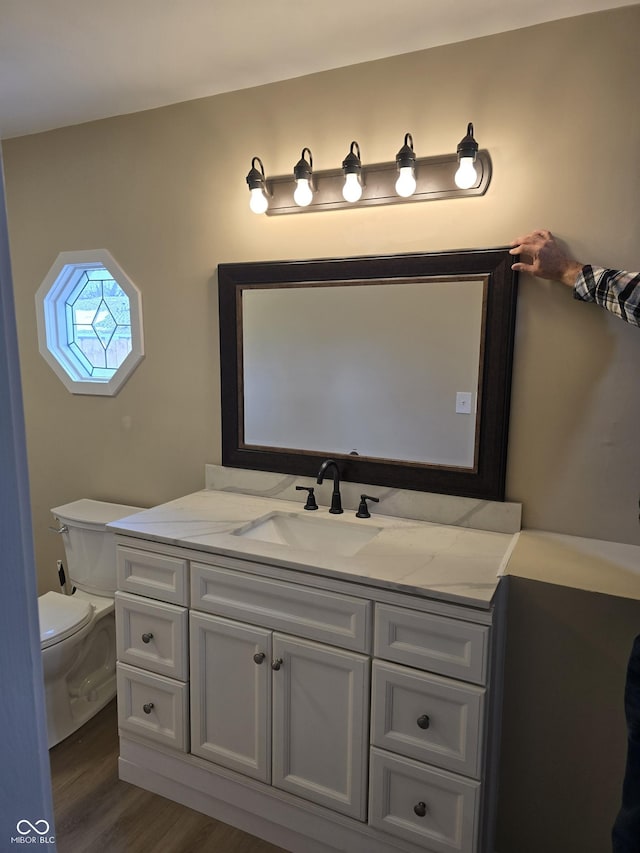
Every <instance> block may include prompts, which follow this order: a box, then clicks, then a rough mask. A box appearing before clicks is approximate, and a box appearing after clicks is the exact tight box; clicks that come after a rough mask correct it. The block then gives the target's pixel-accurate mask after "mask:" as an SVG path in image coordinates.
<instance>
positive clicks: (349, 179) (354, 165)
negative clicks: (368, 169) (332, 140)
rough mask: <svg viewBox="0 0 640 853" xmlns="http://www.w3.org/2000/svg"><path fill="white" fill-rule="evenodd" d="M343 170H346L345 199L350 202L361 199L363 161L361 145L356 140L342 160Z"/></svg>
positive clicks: (343, 192) (343, 191) (343, 190)
mask: <svg viewBox="0 0 640 853" xmlns="http://www.w3.org/2000/svg"><path fill="white" fill-rule="evenodd" d="M354 149H355V150H354ZM356 151H357V152H358V153H357V154H356ZM342 171H343V172H344V186H343V187H342V196H343V198H344V200H345V201H348V202H349V203H350V204H353V203H354V202H356V201H360V199H361V198H362V161H361V160H360V146H359V145H358V143H357V142H356V141H355V140H354V141H353V142H352V143H351V147H350V149H349V153H348V154H347V156H346V157H345V158H344V160H343V161H342Z"/></svg>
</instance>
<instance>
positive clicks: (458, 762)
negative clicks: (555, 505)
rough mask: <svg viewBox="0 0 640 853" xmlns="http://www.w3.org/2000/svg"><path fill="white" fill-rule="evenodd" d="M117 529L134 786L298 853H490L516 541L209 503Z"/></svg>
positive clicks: (271, 503) (124, 730)
mask: <svg viewBox="0 0 640 853" xmlns="http://www.w3.org/2000/svg"><path fill="white" fill-rule="evenodd" d="M112 527H113V528H114V529H115V530H116V532H117V533H118V537H117V542H118V545H117V552H118V557H117V560H118V585H119V592H118V593H117V595H116V619H117V644H118V720H119V728H120V738H121V752H120V765H119V766H120V777H121V778H122V779H124V780H125V781H128V782H132V783H134V784H136V785H139V786H141V787H143V788H146V789H148V790H151V791H154V792H156V793H159V794H162V795H164V796H166V797H169V798H170V799H173V800H176V801H178V802H181V803H183V804H185V805H188V806H191V807H192V808H196V809H198V810H199V811H202V812H204V813H206V814H209V815H211V816H212V817H215V818H218V819H220V820H222V821H224V822H227V823H230V824H233V825H234V826H237V827H239V828H241V829H244V830H246V831H247V832H250V833H252V834H254V835H257V836H260V837H262V838H264V839H266V840H268V841H270V842H272V843H274V844H278V845H280V846H282V847H284V848H285V849H288V850H292V851H300V853H314V851H318V853H320V851H325V853H329V851H335V850H349V851H355V852H356V853H357V852H358V851H360V853H391V851H396V850H397V851H407V853H411V851H418V850H420V851H430V853H445V851H462V852H463V853H490V851H492V850H493V840H492V836H493V823H494V814H495V800H496V775H497V755H498V733H499V721H500V720H499V718H500V695H501V670H502V663H501V654H502V637H503V621H504V602H503V597H504V596H503V589H502V587H501V581H500V573H501V568H502V567H503V566H504V564H505V561H506V560H507V559H508V554H509V552H510V549H511V547H512V545H513V541H514V536H513V535H512V534H510V533H496V532H492V531H487V530H474V529H470V528H463V527H454V526H449V525H443V524H435V523H428V522H421V521H412V520H408V519H403V518H397V517H390V516H381V515H375V514H374V515H372V517H371V518H367V519H358V518H355V517H354V512H353V510H351V511H349V510H346V511H345V513H344V514H343V515H330V514H329V513H328V511H327V510H326V508H322V507H321V508H320V509H319V510H317V511H315V512H305V511H304V510H303V508H302V503H301V502H299V501H298V502H296V503H293V502H292V501H290V500H281V499H274V498H271V497H257V496H252V495H246V494H238V493H231V492H224V491H215V490H204V491H202V492H198V493H196V494H194V495H190V496H187V497H185V498H181V499H179V500H177V501H172V502H170V503H168V504H165V505H163V506H160V507H156V508H154V509H151V510H148V511H146V512H143V513H141V514H139V515H137V516H135V518H134V517H131V518H129V519H123V520H121V521H118V522H116V523H114V524H113V525H112Z"/></svg>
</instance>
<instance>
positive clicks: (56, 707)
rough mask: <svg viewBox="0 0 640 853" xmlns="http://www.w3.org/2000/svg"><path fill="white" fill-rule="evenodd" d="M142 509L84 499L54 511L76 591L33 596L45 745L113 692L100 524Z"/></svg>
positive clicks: (109, 595) (111, 582)
mask: <svg viewBox="0 0 640 853" xmlns="http://www.w3.org/2000/svg"><path fill="white" fill-rule="evenodd" d="M140 510H141V508H140V507H134V506H123V505H121V504H112V503H104V502H103V501H93V500H88V499H83V500H79V501H74V502H73V503H70V504H65V505H64V506H59V507H55V508H54V509H52V510H51V512H52V513H53V515H54V516H55V517H56V518H57V520H58V521H59V531H58V532H60V533H61V535H62V538H63V541H64V550H65V554H66V563H65V564H64V565H65V570H66V577H67V586H68V588H69V590H71V589H73V587H75V588H76V592H75V594H74V595H63V594H62V593H59V592H47V593H45V594H44V595H41V596H40V598H39V599H38V606H39V615H40V642H41V646H42V666H43V669H44V686H45V696H46V704H47V728H48V734H49V747H52V746H55V744H57V743H59V742H60V741H61V740H63V739H64V738H66V737H68V736H69V735H70V734H72V733H73V732H74V731H76V729H78V728H80V726H82V725H83V724H84V723H86V722H87V720H89V719H90V718H91V717H92V716H93V715H94V714H96V713H97V712H98V711H99V710H100V709H101V708H103V707H104V706H105V705H106V704H107V702H109V701H110V700H111V699H112V698H113V697H114V696H115V693H116V638H115V617H114V593H115V590H116V550H115V534H113V533H112V532H110V531H108V530H107V529H106V528H105V525H106V524H108V523H109V522H110V521H116V520H117V519H119V518H125V517H126V516H128V515H133V514H134V513H136V512H140Z"/></svg>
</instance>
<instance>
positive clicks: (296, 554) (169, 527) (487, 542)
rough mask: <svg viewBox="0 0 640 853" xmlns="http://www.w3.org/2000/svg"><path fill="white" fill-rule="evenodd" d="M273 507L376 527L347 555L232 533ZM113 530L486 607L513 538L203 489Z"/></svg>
mask: <svg viewBox="0 0 640 853" xmlns="http://www.w3.org/2000/svg"><path fill="white" fill-rule="evenodd" d="M273 512H281V513H288V514H289V513H292V514H294V515H299V516H301V517H302V518H304V519H308V520H309V521H313V520H321V519H322V520H325V521H329V520H330V521H332V522H334V523H335V524H340V525H349V526H350V527H352V529H354V528H355V527H356V526H357V528H358V530H362V531H364V530H366V529H371V528H373V529H374V530H376V531H377V533H376V535H374V536H373V538H371V539H370V540H369V541H368V542H367V543H366V544H365V545H364V546H363V547H361V548H360V549H359V550H358V551H357V553H355V554H354V555H353V556H343V555H340V554H338V555H336V554H331V555H329V554H323V553H321V552H320V551H318V550H311V549H309V550H307V549H303V548H298V547H293V546H291V545H285V544H276V543H272V542H266V541H260V540H257V539H249V538H245V537H243V536H239V535H238V534H237V532H235V531H238V530H239V529H242V528H245V527H246V526H247V524H249V523H251V522H254V521H256V520H257V519H260V518H262V517H263V516H266V515H268V514H269V513H273ZM109 528H110V529H111V530H114V531H115V532H118V533H121V534H126V535H130V536H135V537H138V538H141V539H145V540H148V541H151V542H159V543H164V544H169V545H178V546H182V547H186V548H191V549H195V550H198V551H203V552H206V553H210V554H223V555H226V556H230V557H238V558H241V559H246V560H250V561H254V562H261V563H266V564H268V565H277V566H282V567H284V568H288V569H292V570H294V571H295V570H297V571H301V570H304V571H307V572H311V573H314V574H319V575H323V576H326V577H334V578H339V579H341V580H347V581H357V582H362V583H366V584H369V585H373V586H379V587H383V588H386V589H393V590H399V591H402V592H405V593H406V592H409V593H412V594H415V595H422V596H425V597H430V598H437V599H441V600H446V601H451V602H454V603H458V604H465V605H471V606H473V607H478V608H483V609H487V608H489V607H490V605H491V601H492V598H493V596H494V594H495V591H496V589H497V587H498V584H499V582H500V576H501V575H502V574H503V573H504V571H505V568H506V565H507V563H508V561H509V557H510V555H511V551H512V549H513V547H514V545H515V542H516V541H517V537H516V535H514V534H511V533H496V532H492V531H487V530H475V529H471V528H468V527H456V526H453V525H446V524H440V523H433V522H428V521H413V520H410V519H404V518H396V517H392V516H385V515H378V514H376V512H375V506H374V507H373V509H372V514H371V518H368V519H357V518H355V515H354V512H353V510H348V509H345V512H344V514H342V515H330V514H329V512H328V510H327V509H326V507H320V509H318V510H317V511H314V512H305V511H304V510H303V508H302V504H301V503H300V502H299V501H298V502H295V503H294V502H292V501H288V500H281V499H277V498H262V497H256V496H254V495H246V494H237V493H231V492H228V491H227V492H223V491H216V490H213V489H204V490H202V491H199V492H195V493H194V494H191V495H186V496H185V497H182V498H178V499H177V500H174V501H170V502H169V503H166V504H161V505H160V506H157V507H154V508H152V509H149V510H145V511H143V512H141V513H137V514H135V515H132V516H128V517H127V518H123V519H120V520H118V521H115V522H112V523H111V524H110V525H109Z"/></svg>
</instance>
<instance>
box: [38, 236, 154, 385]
mask: <svg viewBox="0 0 640 853" xmlns="http://www.w3.org/2000/svg"><path fill="white" fill-rule="evenodd" d="M36 313H37V320H38V341H39V346H40V353H41V354H42V356H43V357H44V358H45V359H46V361H47V362H48V363H49V365H50V366H51V367H52V369H53V370H54V372H55V373H56V374H57V376H58V377H59V378H60V380H61V381H62V382H63V383H64V384H65V385H66V387H67V388H68V390H69V391H71V392H72V393H73V394H105V395H113V394H115V393H117V391H118V390H119V389H120V387H121V386H122V385H123V383H124V382H125V381H126V380H127V379H128V378H129V376H131V374H132V373H133V371H134V370H135V369H136V367H137V366H138V364H139V363H140V361H141V360H142V358H143V356H144V346H143V335H142V306H141V297H140V291H139V290H138V288H137V287H136V286H135V285H134V284H133V283H132V281H131V280H130V279H129V277H128V276H127V275H126V273H125V272H124V271H123V270H122V268H121V267H120V266H119V265H118V264H117V263H116V261H115V260H114V259H113V258H112V256H111V255H110V254H109V252H107V251H106V250H104V249H95V250H93V251H85V252H61V253H60V254H59V255H58V257H57V258H56V261H55V263H54V264H53V266H52V267H51V269H50V270H49V272H48V273H47V276H46V277H45V279H44V281H43V282H42V284H41V285H40V287H39V289H38V292H37V293H36Z"/></svg>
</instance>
